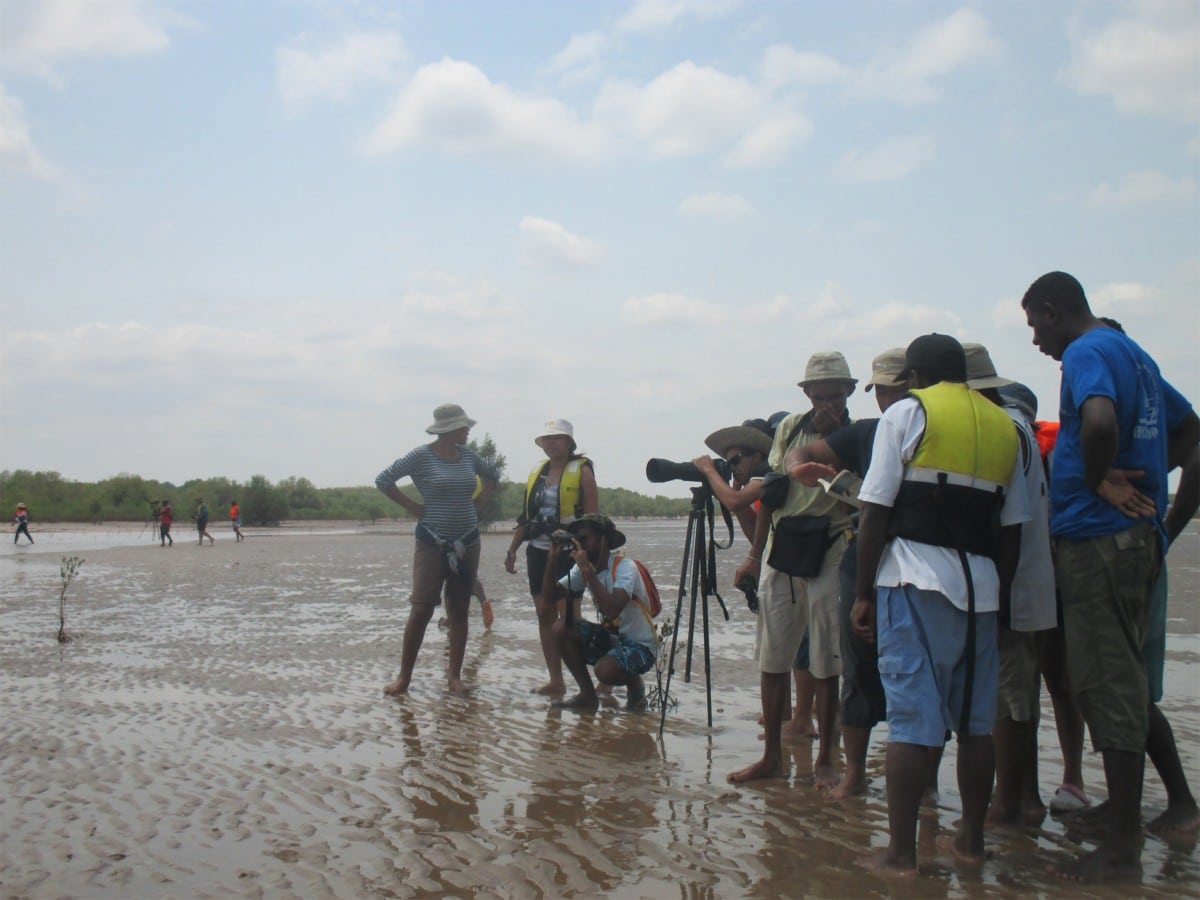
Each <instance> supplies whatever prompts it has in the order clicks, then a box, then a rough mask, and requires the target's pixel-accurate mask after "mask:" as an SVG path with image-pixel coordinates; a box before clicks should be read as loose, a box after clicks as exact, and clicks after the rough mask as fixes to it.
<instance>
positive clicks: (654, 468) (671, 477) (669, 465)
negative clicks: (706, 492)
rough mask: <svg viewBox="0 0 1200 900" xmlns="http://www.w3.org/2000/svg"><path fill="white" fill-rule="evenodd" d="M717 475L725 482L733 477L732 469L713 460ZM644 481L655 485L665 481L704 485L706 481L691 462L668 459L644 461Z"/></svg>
mask: <svg viewBox="0 0 1200 900" xmlns="http://www.w3.org/2000/svg"><path fill="white" fill-rule="evenodd" d="M713 465H714V466H715V467H716V470H717V474H718V475H720V476H721V478H723V479H724V480H725V481H726V482H728V481H729V479H730V478H732V477H733V469H732V468H731V467H730V465H729V463H728V462H726V461H725V460H723V459H713ZM646 480H647V481H651V482H653V483H655V484H662V483H663V482H665V481H697V482H699V483H701V484H704V483H705V482H707V481H708V479H707V478H706V477H705V476H704V473H703V472H701V471H700V470H699V469H697V468H696V464H695V463H692V462H671V461H670V460H669V459H648V460H646Z"/></svg>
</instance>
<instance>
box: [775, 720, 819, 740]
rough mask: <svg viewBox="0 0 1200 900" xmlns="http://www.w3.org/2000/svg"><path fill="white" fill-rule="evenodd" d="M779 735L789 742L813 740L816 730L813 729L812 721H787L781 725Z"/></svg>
mask: <svg viewBox="0 0 1200 900" xmlns="http://www.w3.org/2000/svg"><path fill="white" fill-rule="evenodd" d="M779 733H780V735H781V736H782V737H784V738H790V739H791V740H800V739H801V738H805V739H807V740H810V741H811V740H814V739H815V738H816V736H817V729H816V728H814V727H813V723H812V719H788V720H787V721H786V722H784V723H783V728H781V729H780V730H779Z"/></svg>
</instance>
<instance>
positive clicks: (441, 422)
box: [425, 403, 475, 434]
mask: <svg viewBox="0 0 1200 900" xmlns="http://www.w3.org/2000/svg"><path fill="white" fill-rule="evenodd" d="M474 427H475V420H474V419H472V418H471V417H470V416H468V415H467V414H466V412H465V411H464V410H463V408H462V407H461V406H459V405H458V404H457V403H443V404H442V405H441V406H439V407H438V408H437V409H435V410H434V411H433V424H432V425H430V426H429V427H428V428H426V429H425V432H426V433H427V434H449V433H450V432H451V431H458V429H460V428H474Z"/></svg>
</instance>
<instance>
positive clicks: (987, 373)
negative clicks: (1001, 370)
mask: <svg viewBox="0 0 1200 900" xmlns="http://www.w3.org/2000/svg"><path fill="white" fill-rule="evenodd" d="M962 348H963V353H965V354H966V355H967V387H969V388H971V389H972V390H976V391H986V390H987V389H988V388H1002V387H1007V386H1008V385H1010V384H1013V383H1014V382H1013V380H1012V379H1011V378H1001V377H1000V376H999V375H997V374H996V364H995V363H994V362H992V357H991V354H989V353H988V352H987V347H985V346H983V344H976V343H974V342H971V341H968V342H966V343H964V344H963V345H962Z"/></svg>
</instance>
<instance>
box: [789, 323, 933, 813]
mask: <svg viewBox="0 0 1200 900" xmlns="http://www.w3.org/2000/svg"><path fill="white" fill-rule="evenodd" d="M906 368H907V363H906V362H905V356H904V348H903V347H894V348H892V349H891V350H885V351H884V352H883V353H880V354H879V355H878V356H876V357H875V358H874V359H873V360H872V361H871V378H870V380H869V381H868V382H867V385H866V387H865V390H867V391H872V390H873V391H874V392H875V402H876V403H877V404H878V405H879V411H880V412H883V411H885V410H886V409H887V408H888V407H890V406H891V405H892V404H893V403H895V402H896V401H898V400H900V399H901V398H903V397H904V395H905V394H907V393H908V380H907V379H906V378H905V372H904V370H905V369H906ZM878 425H879V419H878V418H874V419H859V420H857V421H855V422H852V423H851V424H849V425H847V426H846V427H844V428H839V429H838V430H837V431H835V432H833V434H831V435H829V436H828V437H826V438H823V439H822V440H819V441H815V442H813V443H811V444H800V445H798V446H796V447H793V448H792V449H791V450H789V451H788V454H787V456H786V457H785V458H784V467H785V469H786V471H787V473H788V477H789V478H791V479H793V480H795V481H800V482H802V483H803V484H806V485H808V486H810V487H816V486H818V484H819V480H818V479H825V480H826V482H829V481H832V480H833V479H834V478H835V477H836V476H837V474H838V473H839V472H840V471H842V470H846V471H849V472H851V473H852V474H853V475H855V476H857V478H858V479H861V478H862V477H863V476H865V475H866V474H867V468H868V467H869V466H870V464H871V448H872V445H873V444H874V441H875V429H876V427H877V426H878ZM855 493H856V491H855ZM851 497H852V498H853V494H852V495H851ZM856 545H857V539H856V538H851V540H850V542H849V544H848V545H847V547H846V553H845V555H844V556H843V557H842V561H841V565H840V568H839V572H838V581H839V602H838V624H839V630H840V640H841V652H842V691H841V713H842V715H841V721H842V737H843V743H844V745H845V749H846V770H845V772H844V773H843V775H842V779H841V781H839V782H838V783H837V784H836V785H835V786H834V787H833V788H832V789H831V790H830V792H829V797H830V799H832V800H842V799H845V798H846V797H850V796H853V795H855V794H861V793H863V792H864V791H866V789H867V775H866V766H867V749H868V747H869V746H870V742H871V729H872V728H874V727H875V726H876V725H878V724H879V723H880V722H882V721H883V720H884V719H885V718H886V716H887V704H886V701H885V699H884V695H883V684H882V683H881V682H880V680H879V657H878V655H877V654H876V652H875V645H874V644H872V643H869V642H867V641H863V640H862V639H860V638H858V637H857V636H855V634H854V633H853V632H852V631H851V630H850V609H851V607H852V606H853V605H854V586H855V578H856V560H857V558H858V553H857V546H856ZM941 757H942V754H941V750H940V749H939V750H938V751H937V752H936V753H933V754H930V766H931V770H932V772H933V773H935V774H936V772H937V767H938V764H939V763H940V761H941ZM934 783H936V780H935V782H934Z"/></svg>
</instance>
